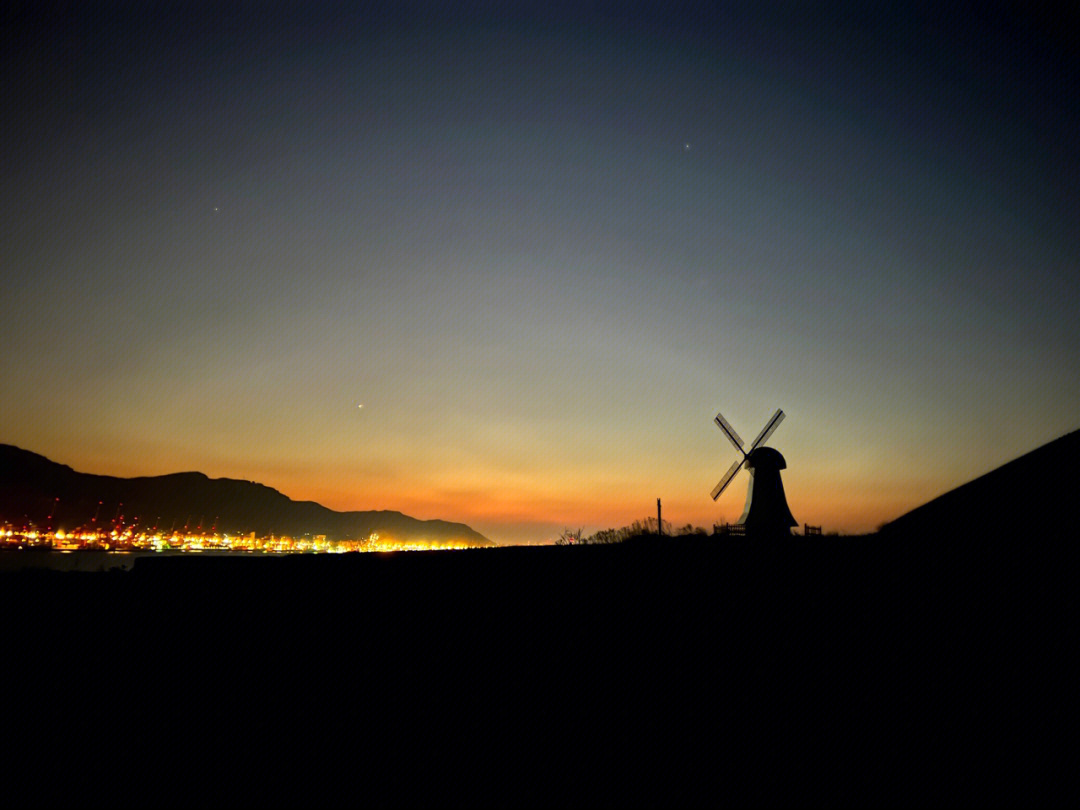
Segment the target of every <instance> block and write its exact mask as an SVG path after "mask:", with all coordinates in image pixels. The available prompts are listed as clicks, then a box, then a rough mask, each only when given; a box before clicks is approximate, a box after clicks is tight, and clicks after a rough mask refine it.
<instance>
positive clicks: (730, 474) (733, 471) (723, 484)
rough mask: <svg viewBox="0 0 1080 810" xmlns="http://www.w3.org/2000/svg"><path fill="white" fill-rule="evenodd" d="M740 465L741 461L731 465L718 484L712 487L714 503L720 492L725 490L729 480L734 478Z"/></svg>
mask: <svg viewBox="0 0 1080 810" xmlns="http://www.w3.org/2000/svg"><path fill="white" fill-rule="evenodd" d="M742 465H743V462H742V460H741V459H740V460H739V461H736V462H735V463H734V464H732V465H731V469H729V470H728V471H727V472H726V473H724V477H723V478H721V479H720V483H719V484H717V485H716V486H715V487H713V491H712V499H713V500H714V501H715V500H716V499H717V498H719V497H720V493H721V492H723V491H724V490H725V489H727V485H728V484H730V483H731V479H732V478H734V477H735V474H736V473H737V472H738V471H739V468H740V467H741V466H742Z"/></svg>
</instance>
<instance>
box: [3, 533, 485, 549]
mask: <svg viewBox="0 0 1080 810" xmlns="http://www.w3.org/2000/svg"><path fill="white" fill-rule="evenodd" d="M0 547H8V548H28V547H29V548H51V549H53V550H55V551H81V550H103V551H243V552H252V553H255V552H259V553H265V554H303V553H315V554H344V553H346V552H350V551H437V550H443V549H465V548H475V546H474V545H471V544H469V543H466V542H464V541H461V540H454V541H449V542H431V543H429V542H424V541H415V540H410V541H399V540H395V539H392V538H388V537H380V536H379V533H378V532H372V533H371V534H369V535H368V536H367V537H364V538H362V539H359V540H328V539H327V538H326V535H325V534H320V535H315V536H314V537H312V536H304V537H289V536H287V535H280V536H275V535H269V536H265V537H256V535H255V532H250V533H248V534H179V533H176V532H174V533H172V534H162V533H159V532H158V533H145V532H135V531H132V530H130V529H128V530H123V531H117V530H114V531H111V532H65V531H64V530H63V529H58V530H57V531H55V532H51V531H44V532H42V531H35V530H29V531H15V530H12V529H6V530H0Z"/></svg>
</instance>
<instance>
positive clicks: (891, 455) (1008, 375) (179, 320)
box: [0, 3, 1080, 542]
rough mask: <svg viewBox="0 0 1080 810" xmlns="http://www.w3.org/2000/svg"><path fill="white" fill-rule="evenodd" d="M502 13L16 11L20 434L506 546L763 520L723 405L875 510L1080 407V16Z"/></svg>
mask: <svg viewBox="0 0 1080 810" xmlns="http://www.w3.org/2000/svg"><path fill="white" fill-rule="evenodd" d="M513 8H514V10H513V11H507V10H506V9H503V8H501V7H500V6H498V5H492V6H485V7H480V6H469V7H468V8H467V9H466V10H461V7H460V6H458V5H457V4H454V5H453V6H450V5H449V4H448V5H447V6H446V7H441V8H440V7H438V6H436V7H429V6H426V5H418V4H408V3H405V4H400V3H395V4H389V5H387V6H378V7H372V6H368V5H366V4H365V5H364V6H363V7H362V8H352V7H350V6H349V5H348V4H342V5H340V6H338V5H336V4H318V5H317V8H315V9H308V8H306V7H304V5H302V4H295V5H285V6H281V7H276V8H272V9H271V8H266V7H263V6H261V5H259V4H255V5H252V6H247V7H237V6H231V5H230V7H229V8H227V9H226V10H225V11H214V12H211V11H209V10H206V9H204V8H203V7H202V6H198V7H197V8H196V9H191V8H162V7H160V5H158V4H154V5H153V7H150V6H146V7H143V6H141V5H135V6H127V5H124V6H118V5H113V4H100V3H89V4H77V5H75V6H74V7H72V8H52V9H49V8H47V7H44V6H43V5H42V4H38V3H34V4H26V5H25V6H22V7H19V6H15V7H13V10H11V11H9V12H5V13H6V14H8V16H9V18H10V22H8V23H7V24H6V25H5V34H4V36H5V47H4V49H3V54H4V55H3V57H0V58H2V60H3V65H4V67H3V71H4V81H3V82H2V83H0V84H2V88H3V89H0V94H2V99H3V102H2V109H3V110H4V114H3V115H2V116H0V133H2V136H3V145H4V151H5V155H6V171H5V172H4V174H3V176H2V177H0V199H2V201H3V211H4V216H3V217H2V218H0V223H2V224H0V227H2V228H3V239H2V244H3V245H4V251H3V263H4V273H3V274H2V278H3V280H2V281H0V289H2V290H3V302H4V316H3V318H2V319H0V335H2V341H3V346H4V351H3V352H2V353H0V381H2V382H0V427H2V432H0V442H4V443H10V444H15V445H18V446H21V447H25V448H27V449H30V450H32V451H34V452H36V453H41V454H44V455H46V456H49V457H50V458H54V459H57V460H58V461H62V462H63V463H65V464H69V465H72V466H73V467H75V468H76V469H78V470H82V471H85V472H92V473H98V474H115V475H123V476H131V475H156V474H163V473H171V472H176V471H180V470H199V471H202V472H204V473H206V474H208V475H210V476H214V477H222V476H227V477H233V478H240V479H254V480H258V481H260V482H262V483H265V484H267V485H268V486H272V487H274V488H276V489H278V490H280V491H281V492H283V493H285V494H286V495H288V496H289V497H290V498H294V499H297V500H303V499H311V500H315V501H318V502H320V503H322V504H324V505H326V506H328V507H330V508H333V509H337V510H374V509H391V510H398V511H401V512H404V513H406V514H408V515H412V516H414V517H417V518H420V519H430V518H439V519H444V520H449V521H461V522H464V523H467V524H469V525H470V526H472V527H474V528H475V529H477V530H478V531H480V532H482V533H483V534H484V535H486V536H488V537H491V538H492V539H494V540H496V541H502V542H509V541H514V540H526V539H531V540H540V539H554V537H555V536H557V534H558V531H559V530H560V529H562V528H563V527H565V526H570V525H573V526H575V527H576V526H584V527H586V529H592V530H595V529H599V528H605V527H609V526H611V527H617V526H622V525H626V524H628V523H630V522H631V521H633V520H635V519H639V518H642V517H645V516H647V515H649V514H650V513H651V512H652V505H653V504H654V503H655V499H656V498H657V497H661V498H662V499H663V503H664V512H665V517H667V518H670V519H671V520H672V521H673V522H674V523H675V524H677V525H681V524H684V523H692V524H695V525H697V524H700V525H711V524H712V523H713V522H714V521H724V520H727V521H732V520H734V519H736V518H737V517H738V515H739V514H740V512H741V510H742V508H743V504H744V498H745V492H744V491H742V487H741V486H735V487H732V488H730V489H729V491H727V492H726V493H725V494H724V496H723V497H722V498H721V499H720V501H719V502H718V503H716V504H714V503H713V501H712V500H711V499H710V498H709V490H710V487H712V486H713V485H714V484H715V483H716V480H717V477H718V476H719V475H720V474H721V473H722V472H723V470H724V469H725V468H727V466H728V465H729V464H730V463H731V462H732V461H734V460H735V455H734V454H733V450H732V448H731V447H730V446H728V445H727V443H726V442H724V441H723V437H722V436H719V435H718V433H717V431H716V429H715V427H714V426H713V425H711V424H710V422H711V420H712V418H713V416H715V414H716V412H717V411H718V410H722V411H723V413H724V414H725V416H726V417H728V418H729V419H730V420H731V421H732V423H734V424H737V425H748V424H759V423H761V422H763V421H764V420H765V419H766V418H767V417H768V415H769V414H770V413H772V412H773V411H774V410H775V408H776V407H777V406H782V407H783V408H784V410H785V412H786V413H787V414H788V415H789V417H793V418H792V419H791V422H790V424H788V425H787V426H786V427H785V430H784V431H783V432H782V433H781V434H780V435H779V436H778V437H777V438H776V439H775V440H774V441H771V442H770V444H772V445H774V446H775V448H776V449H777V450H779V451H780V452H782V453H783V457H784V458H785V459H786V460H787V463H788V468H787V469H786V470H785V471H784V486H785V488H786V493H787V498H788V502H789V504H790V506H791V510H792V512H793V513H794V514H795V515H797V516H798V518H799V520H800V522H807V523H810V524H812V525H824V526H825V527H826V528H827V529H839V530H842V531H865V530H872V529H873V528H874V527H876V526H877V525H878V524H879V523H881V522H884V521H886V520H890V519H892V518H894V517H896V516H898V515H900V514H902V513H903V512H905V511H907V510H908V509H910V508H912V507H914V506H916V505H918V504H920V503H922V502H924V501H926V500H928V499H929V498H932V497H933V496H935V495H936V494H939V493H941V492H944V491H945V490H948V489H950V488H952V487H954V486H956V485H957V484H960V483H962V482H964V481H966V480H968V479H970V478H972V477H974V476H976V475H979V474H980V473H982V472H985V471H987V470H990V469H992V468H993V467H996V466H997V465H999V464H1002V463H1004V462H1005V461H1008V460H1009V459H1011V458H1014V457H1016V456H1017V455H1019V454H1021V453H1024V452H1026V451H1028V450H1030V449H1032V448H1034V447H1036V446H1038V445H1040V444H1042V443H1044V442H1047V441H1049V440H1051V439H1054V438H1056V437H1058V436H1061V435H1062V434H1064V433H1066V432H1068V431H1070V430H1073V429H1075V428H1076V427H1077V424H1076V414H1077V413H1078V412H1080V374H1078V373H1077V371H1078V368H1077V358H1078V357H1080V329H1078V328H1077V317H1076V313H1077V312H1078V311H1080V274H1078V273H1077V257H1078V256H1080V233H1078V229H1077V227H1076V223H1077V222H1080V205H1078V198H1080V192H1078V188H1080V177H1078V174H1080V173H1078V162H1077V147H1076V143H1075V141H1076V132H1077V130H1078V126H1077V125H1078V123H1080V114H1078V112H1080V110H1078V105H1080V99H1078V96H1077V93H1076V88H1077V86H1080V82H1078V78H1080V76H1078V73H1080V71H1078V70H1077V63H1076V59H1075V55H1074V50H1075V49H1074V48H1073V47H1072V45H1071V43H1070V42H1069V41H1067V40H1066V38H1065V37H1066V33H1065V31H1066V30H1067V29H1068V26H1067V25H1065V24H1063V23H1062V21H1059V20H1054V19H1038V18H1033V17H1026V16H1023V15H1021V14H1019V13H1018V12H1013V11H1010V10H1000V9H995V8H978V9H977V10H966V11H965V10H955V9H946V10H936V9H931V10H919V11H914V10H911V9H890V10H888V11H886V12H884V13H882V12H870V11H867V10H865V9H863V8H862V6H861V5H859V4H851V5H850V6H849V5H834V6H832V7H831V8H829V9H825V10H822V9H819V8H810V7H807V8H805V9H803V8H800V7H794V8H793V7H789V6H772V7H770V8H767V9H765V10H761V9H760V8H759V7H758V6H749V5H748V6H747V7H746V8H737V9H734V10H732V9H719V10H718V9H715V8H713V7H712V5H711V4H702V5H701V6H696V5H690V6H684V7H680V8H679V9H677V10H674V11H673V10H670V9H667V8H666V6H663V5H661V4H657V5H656V6H650V7H648V8H642V7H634V8H632V9H631V8H630V7H628V6H626V5H625V4H611V5H607V4H600V5H594V6H591V7H589V8H587V9H585V10H580V9H579V8H578V7H577V6H576V5H567V6H565V7H564V6H561V5H558V4H554V5H553V4H538V5H536V6H527V7H523V6H521V5H520V4H513ZM751 8H752V9H753V10H750V9H751ZM360 406H362V407H360Z"/></svg>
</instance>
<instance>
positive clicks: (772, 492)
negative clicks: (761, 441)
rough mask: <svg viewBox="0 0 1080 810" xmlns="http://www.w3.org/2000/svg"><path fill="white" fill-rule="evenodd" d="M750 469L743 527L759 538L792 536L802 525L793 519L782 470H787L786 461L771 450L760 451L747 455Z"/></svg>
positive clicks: (742, 518)
mask: <svg viewBox="0 0 1080 810" xmlns="http://www.w3.org/2000/svg"><path fill="white" fill-rule="evenodd" d="M746 468H747V469H748V470H749V471H750V486H749V487H748V488H747V491H746V508H745V509H743V513H742V517H740V518H739V521H738V522H739V525H742V526H745V527H746V533H747V534H753V535H756V536H765V535H789V534H791V527H792V526H797V525H799V524H798V523H797V522H796V520H795V518H794V517H792V515H791V509H789V508H788V504H787V496H786V495H785V494H784V483H783V481H781V480H780V470H783V469H786V468H787V463H786V462H785V461H784V457H783V456H782V455H780V453H779V452H778V451H776V450H773V449H772V448H771V447H758V448H757V449H756V450H753V451H751V452H750V453H748V454H747V457H746Z"/></svg>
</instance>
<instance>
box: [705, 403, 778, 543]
mask: <svg viewBox="0 0 1080 810" xmlns="http://www.w3.org/2000/svg"><path fill="white" fill-rule="evenodd" d="M783 419H784V412H783V411H782V410H777V411H776V413H775V414H773V417H772V419H770V420H769V421H768V422H767V423H766V424H765V427H763V428H762V429H761V433H759V434H758V436H757V438H756V439H754V441H753V443H752V444H751V445H750V449H749V450H743V440H742V439H740V438H739V434H738V433H736V432H735V429H734V428H733V427H732V426H731V425H730V424H729V423H728V421H727V420H726V419H725V418H724V415H723V414H720V413H718V414H717V415H716V419H714V420H713V421H714V422H716V426H717V427H718V428H720V430H721V431H722V432H723V434H724V435H725V436H727V437H728V441H730V442H731V443H732V444H733V445H735V449H736V450H738V451H739V452H740V453H741V454H742V458H741V459H739V460H738V461H736V462H735V463H734V464H732V465H731V467H730V468H729V469H728V471H727V472H726V473H724V477H723V478H721V479H720V483H719V484H717V485H716V486H715V487H713V491H712V499H713V500H714V501H715V500H716V499H717V498H719V497H720V493H721V492H723V491H724V490H725V489H727V486H728V484H730V483H731V482H732V480H733V479H734V478H735V476H736V475H737V474H738V472H739V470H740V469H741V468H742V467H746V469H748V470H749V471H750V486H749V487H748V488H747V491H746V508H745V509H743V513H742V517H740V518H739V520H738V524H739V525H741V526H745V527H746V533H747V534H748V535H754V536H757V537H762V536H777V535H781V536H785V535H790V534H791V527H792V526H797V525H798V523H797V522H796V520H795V518H794V517H792V515H791V510H790V509H789V508H788V505H787V497H786V496H785V495H784V484H783V482H782V481H781V480H780V470H783V469H786V468H787V462H786V461H784V457H783V456H782V455H780V453H779V451H777V450H774V449H773V448H771V447H762V446H761V445H762V444H763V443H764V442H765V441H766V440H767V439H768V438H769V437H770V436H771V435H772V434H773V431H774V430H776V428H777V427H778V426H779V424H780V423H781V422H782V421H783Z"/></svg>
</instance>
